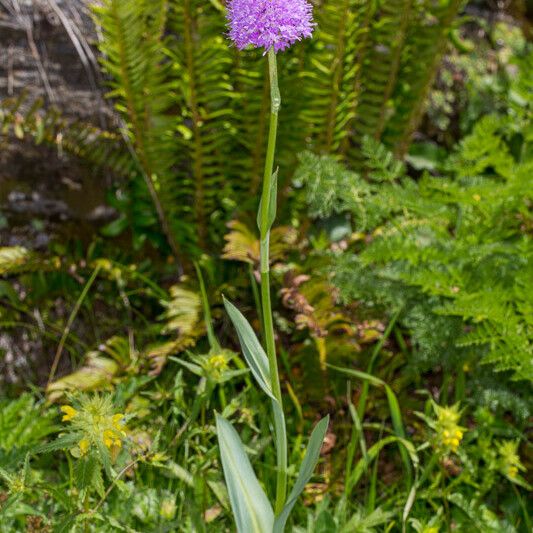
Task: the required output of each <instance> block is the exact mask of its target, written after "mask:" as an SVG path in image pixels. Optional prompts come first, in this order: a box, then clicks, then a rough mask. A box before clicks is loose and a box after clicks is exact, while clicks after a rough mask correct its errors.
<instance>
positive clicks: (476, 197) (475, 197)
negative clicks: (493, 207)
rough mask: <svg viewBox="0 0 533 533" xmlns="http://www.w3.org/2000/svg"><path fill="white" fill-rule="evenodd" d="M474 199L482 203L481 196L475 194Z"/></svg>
mask: <svg viewBox="0 0 533 533" xmlns="http://www.w3.org/2000/svg"><path fill="white" fill-rule="evenodd" d="M472 198H473V199H474V200H475V201H476V202H479V201H481V196H480V195H479V194H473V195H472Z"/></svg>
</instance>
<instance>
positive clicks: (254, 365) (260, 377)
mask: <svg viewBox="0 0 533 533" xmlns="http://www.w3.org/2000/svg"><path fill="white" fill-rule="evenodd" d="M224 307H225V308H226V311H227V313H228V315H229V317H230V318H231V321H232V322H233V325H234V326H235V329H236V330H237V335H238V337H239V342H240V344H241V348H242V351H243V354H244V358H245V359H246V362H247V363H248V366H249V367H250V370H251V371H252V374H253V375H254V377H255V379H256V380H257V383H258V384H259V386H260V387H261V388H262V389H263V391H265V393H266V394H268V396H270V398H272V400H274V402H277V400H276V398H275V397H274V395H273V394H272V384H271V383H270V372H269V367H268V358H267V356H266V353H265V351H264V350H263V347H262V346H261V344H260V343H259V341H258V340H257V336H256V335H255V332H254V330H253V329H252V326H250V324H249V323H248V321H247V320H246V318H244V316H243V314H242V313H241V312H240V311H239V310H238V309H237V308H236V307H235V306H234V305H233V304H232V303H231V302H230V301H228V300H226V299H224Z"/></svg>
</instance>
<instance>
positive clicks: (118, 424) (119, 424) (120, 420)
mask: <svg viewBox="0 0 533 533" xmlns="http://www.w3.org/2000/svg"><path fill="white" fill-rule="evenodd" d="M112 423H113V427H114V428H116V429H118V430H119V431H121V430H122V428H123V427H124V415H123V414H122V413H118V414H116V415H113V418H112Z"/></svg>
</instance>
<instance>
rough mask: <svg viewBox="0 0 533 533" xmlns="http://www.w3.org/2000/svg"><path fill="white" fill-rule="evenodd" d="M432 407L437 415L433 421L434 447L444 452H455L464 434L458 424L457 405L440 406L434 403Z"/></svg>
mask: <svg viewBox="0 0 533 533" xmlns="http://www.w3.org/2000/svg"><path fill="white" fill-rule="evenodd" d="M434 409H435V414H436V415H437V419H436V420H435V421H434V429H435V432H436V435H435V440H436V447H437V449H439V450H440V451H441V452H443V453H445V454H447V453H450V452H453V453H456V452H457V450H458V449H459V445H460V444H461V441H462V440H463V436H464V428H462V427H461V426H459V419H460V418H461V412H460V411H459V406H458V405H454V406H451V407H440V406H438V405H436V404H435V405H434Z"/></svg>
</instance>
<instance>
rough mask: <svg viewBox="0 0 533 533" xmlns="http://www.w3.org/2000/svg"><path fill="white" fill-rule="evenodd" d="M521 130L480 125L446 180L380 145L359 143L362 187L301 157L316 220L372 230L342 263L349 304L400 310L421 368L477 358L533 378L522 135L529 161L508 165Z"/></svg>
mask: <svg viewBox="0 0 533 533" xmlns="http://www.w3.org/2000/svg"><path fill="white" fill-rule="evenodd" d="M514 126H515V124H514V121H512V120H510V119H508V118H506V117H493V116H489V117H486V118H484V119H483V120H481V121H480V123H479V124H478V125H477V126H476V127H475V128H474V131H473V133H472V135H470V136H469V137H467V138H466V139H464V141H462V142H461V143H460V145H459V147H458V149H457V150H456V152H455V153H454V154H453V156H452V157H450V159H449V161H448V164H447V168H448V169H449V170H448V172H449V177H447V178H440V177H439V178H435V177H431V176H427V175H426V176H424V177H423V178H422V179H421V180H420V181H419V182H415V181H414V180H412V179H410V178H408V177H407V176H406V175H405V168H404V167H403V166H402V165H401V164H399V163H398V162H397V161H395V160H394V159H393V158H391V157H390V154H386V155H385V154H384V152H383V148H379V147H376V145H375V142H369V141H365V143H364V150H363V152H364V153H366V156H367V162H366V166H367V168H369V178H370V179H367V180H365V179H362V178H361V177H360V176H359V175H358V174H356V173H354V172H349V171H346V170H345V169H344V168H343V167H342V165H340V164H338V163H336V162H335V161H334V160H333V159H332V158H329V157H322V158H320V157H318V156H313V155H310V154H307V155H304V156H303V159H302V166H301V168H300V170H299V172H298V174H297V176H298V179H299V180H300V181H301V182H304V183H306V184H307V188H306V195H307V201H308V204H309V206H310V213H311V214H312V215H313V216H320V217H325V216H330V215H333V214H338V213H341V214H342V213H349V214H350V215H351V216H352V220H353V222H352V223H353V226H354V229H356V230H357V231H361V230H363V231H366V232H368V233H369V243H368V245H367V246H365V247H364V248H363V249H361V251H360V252H359V253H358V254H357V255H350V254H348V255H347V256H344V257H340V258H337V259H336V266H335V267H334V273H335V276H336V283H337V284H338V286H339V287H340V289H341V292H342V294H343V296H344V297H345V298H347V299H354V298H355V299H362V300H363V301H366V303H367V304H369V305H370V306H371V305H380V306H385V307H391V306H392V307H393V308H398V307H400V306H401V307H403V308H404V310H405V311H404V312H403V317H402V320H403V323H404V325H405V326H406V327H408V328H409V329H410V330H411V332H412V335H413V342H414V347H415V351H416V354H417V355H416V357H417V359H418V361H419V362H421V363H423V365H424V366H425V365H426V364H435V363H436V362H439V363H441V364H443V365H445V366H448V367H449V368H453V367H454V366H456V365H458V364H462V362H461V361H464V360H467V361H481V362H482V363H483V364H487V365H491V366H492V368H493V369H494V370H496V371H499V372H507V373H510V374H511V375H512V376H513V379H519V380H525V381H531V380H532V379H533V357H532V356H533V343H532V342H531V339H533V323H532V320H531V315H532V313H531V310H532V309H533V300H532V295H533V285H532V281H531V280H533V263H532V258H533V243H532V241H531V237H530V233H528V230H527V228H530V227H531V224H532V220H531V213H530V204H531V202H532V201H533V194H532V191H533V186H532V181H531V176H532V169H533V160H532V159H531V158H530V157H528V155H527V154H529V151H528V149H527V143H528V142H529V141H528V137H527V136H525V137H524V143H525V146H524V149H523V150H522V153H523V154H525V157H523V158H521V159H518V160H517V159H515V158H513V157H512V155H511V153H510V150H509V147H508V145H507V143H506V141H505V139H506V137H507V135H508V132H509V130H510V129H511V128H514ZM335 191H338V192H335ZM340 191H342V192H340Z"/></svg>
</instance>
